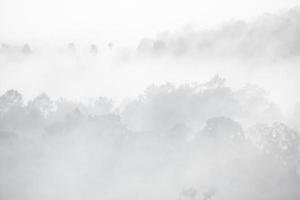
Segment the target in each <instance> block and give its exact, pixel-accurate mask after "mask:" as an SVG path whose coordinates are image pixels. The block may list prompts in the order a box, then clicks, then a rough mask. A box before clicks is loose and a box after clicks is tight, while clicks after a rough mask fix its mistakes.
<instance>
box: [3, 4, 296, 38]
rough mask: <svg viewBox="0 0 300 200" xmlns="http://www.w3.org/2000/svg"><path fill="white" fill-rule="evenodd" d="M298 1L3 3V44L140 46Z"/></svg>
mask: <svg viewBox="0 0 300 200" xmlns="http://www.w3.org/2000/svg"><path fill="white" fill-rule="evenodd" d="M299 3H300V2H299V0H184V1H183V0H126V1H125V0H108V1H103V0H0V42H1V41H2V42H3V41H4V42H5V41H9V42H24V40H25V41H29V42H35V41H37V42H53V41H54V40H61V41H65V40H72V41H81V40H83V41H88V42H90V41H94V40H96V41H107V40H113V41H118V42H120V43H124V44H125V43H128V42H136V41H138V40H139V39H140V38H142V37H144V36H153V35H154V34H155V33H156V32H159V31H164V30H174V29H177V28H180V27H182V26H184V25H186V24H196V25H200V26H204V27H205V26H211V25H214V24H218V23H221V22H223V21H227V20H230V19H249V18H251V17H253V16H258V15H261V14H263V13H265V12H275V11H278V10H281V9H287V8H291V7H294V6H297V4H299Z"/></svg>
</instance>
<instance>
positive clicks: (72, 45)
mask: <svg viewBox="0 0 300 200" xmlns="http://www.w3.org/2000/svg"><path fill="white" fill-rule="evenodd" d="M68 50H69V51H71V52H75V51H76V46H75V44H74V43H73V42H70V43H69V44H68Z"/></svg>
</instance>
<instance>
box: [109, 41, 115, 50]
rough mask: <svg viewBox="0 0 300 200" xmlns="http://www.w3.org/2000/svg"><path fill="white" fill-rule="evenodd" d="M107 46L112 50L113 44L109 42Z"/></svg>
mask: <svg viewBox="0 0 300 200" xmlns="http://www.w3.org/2000/svg"><path fill="white" fill-rule="evenodd" d="M107 46H108V48H109V49H111V50H112V49H113V48H114V43H112V42H109V43H108V45H107Z"/></svg>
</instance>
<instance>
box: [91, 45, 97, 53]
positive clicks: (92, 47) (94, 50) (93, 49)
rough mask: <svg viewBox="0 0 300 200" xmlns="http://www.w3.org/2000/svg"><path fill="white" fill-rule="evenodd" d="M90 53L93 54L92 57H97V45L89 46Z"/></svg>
mask: <svg viewBox="0 0 300 200" xmlns="http://www.w3.org/2000/svg"><path fill="white" fill-rule="evenodd" d="M90 53H91V54H93V55H97V54H98V48H97V45H95V44H91V46H90Z"/></svg>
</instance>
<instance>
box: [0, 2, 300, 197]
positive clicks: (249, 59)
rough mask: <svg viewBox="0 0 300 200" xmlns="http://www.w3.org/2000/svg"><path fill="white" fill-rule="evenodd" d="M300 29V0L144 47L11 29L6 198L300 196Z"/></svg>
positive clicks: (4, 94) (4, 125) (1, 98)
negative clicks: (29, 38)
mask: <svg viewBox="0 0 300 200" xmlns="http://www.w3.org/2000/svg"><path fill="white" fill-rule="evenodd" d="M0 10H1V9H0ZM0 22H1V20H0ZM0 24H1V23H0ZM299 34H300V9H299V8H298V7H295V8H292V9H288V10H282V11H278V12H277V13H273V14H264V15H261V16H257V17H256V18H255V19H251V20H249V21H246V20H235V19H234V20H229V21H227V22H225V23H223V24H222V25H219V26H216V27H211V28H208V27H207V28H203V27H202V28H199V27H197V26H193V25H187V26H185V27H183V28H179V29H177V30H172V31H171V30H166V31H162V32H159V33H157V34H156V35H152V36H150V37H145V38H143V39H141V40H139V41H138V42H137V43H136V44H134V45H123V44H120V43H118V42H115V41H113V40H105V41H104V42H103V40H93V41H92V42H86V41H87V40H72V39H70V40H69V41H65V42H64V43H63V42H57V41H53V42H51V41H45V42H39V41H34V42H26V41H24V42H23V43H20V42H19V40H16V41H15V42H13V41H11V40H9V41H5V40H4V39H2V38H1V37H0V38H1V43H2V44H1V47H0V199H1V200H2V199H3V200H21V199H22V200H41V199H43V200H53V199H55V200H66V199H74V200H83V199H87V200H96V199H103V200H121V199H124V200H141V199H143V200H241V199H243V200H253V199H258V200H298V199H300V190H299V186H300V135H299V132H300V125H299V123H300V121H299V117H300V96H299V93H298V90H299V87H298V86H299V85H300V79H299V76H300V71H299V69H298V65H299V63H300V60H299V56H300V39H299ZM0 36H1V34H0ZM20 38H21V37H20Z"/></svg>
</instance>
